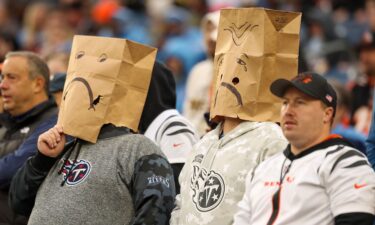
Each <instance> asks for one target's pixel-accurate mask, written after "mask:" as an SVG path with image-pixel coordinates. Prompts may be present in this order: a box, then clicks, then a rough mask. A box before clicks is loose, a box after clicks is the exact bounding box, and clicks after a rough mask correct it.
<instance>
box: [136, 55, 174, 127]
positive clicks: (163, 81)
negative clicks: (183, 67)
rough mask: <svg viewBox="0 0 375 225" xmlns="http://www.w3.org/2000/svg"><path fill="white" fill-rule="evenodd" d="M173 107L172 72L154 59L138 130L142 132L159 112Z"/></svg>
mask: <svg viewBox="0 0 375 225" xmlns="http://www.w3.org/2000/svg"><path fill="white" fill-rule="evenodd" d="M175 108H176V83H175V80H174V77H173V74H172V72H171V71H170V70H169V69H168V68H167V67H165V66H164V65H163V64H162V63H160V62H158V61H156V62H155V65H154V69H153V71H152V76H151V81H150V87H149V90H148V94H147V98H146V102H145V106H144V108H143V113H142V116H141V120H140V123H139V132H140V133H142V134H143V133H144V132H145V131H146V130H147V128H148V126H149V125H150V124H151V122H152V121H153V120H154V119H155V118H156V117H157V116H158V115H159V114H160V113H162V112H164V111H165V110H168V109H175Z"/></svg>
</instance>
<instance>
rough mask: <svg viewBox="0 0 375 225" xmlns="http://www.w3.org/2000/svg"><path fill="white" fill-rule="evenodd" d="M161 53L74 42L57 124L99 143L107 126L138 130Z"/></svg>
mask: <svg viewBox="0 0 375 225" xmlns="http://www.w3.org/2000/svg"><path fill="white" fill-rule="evenodd" d="M155 56H156V49H155V48H151V47H148V46H144V45H141V44H138V43H135V42H131V41H128V40H125V39H117V38H103V37H90V36H75V37H74V41H73V46H72V51H71V55H70V59H69V67H68V72H67V80H66V82H65V86H64V91H63V97H62V102H61V108H60V113H59V119H58V123H59V124H62V125H63V128H64V133H66V134H69V135H71V136H74V137H79V138H81V139H83V140H86V141H90V142H93V143H95V142H96V140H97V136H98V134H99V131H100V128H101V127H102V126H103V125H104V124H107V123H111V124H114V125H116V126H125V127H128V128H130V129H133V130H135V131H136V130H138V123H139V119H140V116H141V113H142V110H143V106H144V102H145V99H146V96H147V92H148V86H149V83H150V79H151V72H152V68H153V65H154V61H155Z"/></svg>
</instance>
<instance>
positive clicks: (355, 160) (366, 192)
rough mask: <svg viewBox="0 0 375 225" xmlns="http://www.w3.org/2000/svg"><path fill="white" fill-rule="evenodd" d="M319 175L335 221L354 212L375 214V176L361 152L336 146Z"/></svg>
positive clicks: (328, 154) (327, 154)
mask: <svg viewBox="0 0 375 225" xmlns="http://www.w3.org/2000/svg"><path fill="white" fill-rule="evenodd" d="M319 171H320V172H319V173H320V176H321V179H322V182H323V184H324V186H325V188H326V191H327V193H328V195H329V199H330V207H331V210H332V213H333V215H334V217H337V216H339V215H341V214H347V213H354V212H361V213H369V214H375V172H374V171H373V170H372V168H371V167H370V164H369V162H368V160H367V159H366V157H365V156H364V155H363V154H362V153H361V152H359V151H358V150H356V149H353V148H350V147H347V146H337V147H336V148H335V149H331V150H329V151H328V152H327V153H326V154H325V158H324V159H323V164H322V166H321V168H320V170H319Z"/></svg>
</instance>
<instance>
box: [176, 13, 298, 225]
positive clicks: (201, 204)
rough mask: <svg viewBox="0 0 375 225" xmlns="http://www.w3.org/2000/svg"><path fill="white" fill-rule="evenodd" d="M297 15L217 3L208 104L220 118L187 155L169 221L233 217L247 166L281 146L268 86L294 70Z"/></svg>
mask: <svg viewBox="0 0 375 225" xmlns="http://www.w3.org/2000/svg"><path fill="white" fill-rule="evenodd" d="M300 22H301V14H300V13H294V12H285V11H275V10H266V9H261V8H248V9H223V10H221V15H220V23H219V33H218V41H217V45H216V52H215V62H214V63H215V74H216V88H215V93H214V98H213V100H212V104H211V111H210V115H211V119H213V120H215V121H220V122H221V123H220V124H219V125H218V127H217V128H216V129H215V130H213V131H211V132H209V133H208V134H206V135H205V136H204V137H203V138H202V140H201V141H200V142H198V144H196V145H195V147H194V149H193V154H192V155H191V156H190V157H189V158H188V159H187V161H186V164H185V166H184V168H183V170H182V172H181V175H180V177H179V181H180V185H181V194H180V195H178V196H177V198H176V207H175V209H174V211H173V212H172V217H171V224H202V225H203V224H232V222H233V215H234V213H235V209H236V204H237V203H238V202H239V201H240V200H241V198H242V196H243V193H244V190H245V183H244V181H245V177H246V175H247V173H248V172H249V171H250V170H251V169H252V168H254V167H256V166H257V165H258V164H259V163H260V162H261V161H263V160H264V159H265V158H268V157H269V156H271V155H273V154H275V153H276V152H278V151H281V150H282V149H283V148H284V147H285V146H286V141H285V138H284V137H283V135H282V132H281V129H280V127H279V126H277V124H276V123H274V122H276V121H278V115H279V114H278V112H279V108H280V106H281V102H280V100H278V99H277V98H276V97H274V96H272V94H271V93H270V91H269V85H270V83H271V82H272V81H273V80H275V79H277V78H279V77H278V76H279V75H280V74H283V76H286V77H291V76H293V74H295V73H297V60H298V47H299V30H300ZM281 71H282V73H280V72H281Z"/></svg>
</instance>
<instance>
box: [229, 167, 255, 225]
mask: <svg viewBox="0 0 375 225" xmlns="http://www.w3.org/2000/svg"><path fill="white" fill-rule="evenodd" d="M252 176H253V172H250V173H248V174H247V176H246V183H245V186H246V189H245V193H244V196H243V198H242V200H241V201H240V202H239V203H238V204H237V210H238V211H237V213H236V214H235V215H234V222H233V225H247V224H249V223H250V221H251V201H250V198H249V196H250V192H251V180H252Z"/></svg>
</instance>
